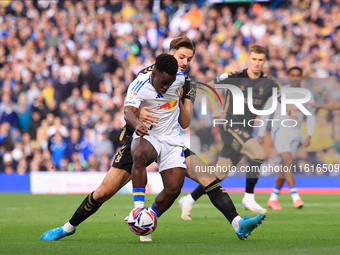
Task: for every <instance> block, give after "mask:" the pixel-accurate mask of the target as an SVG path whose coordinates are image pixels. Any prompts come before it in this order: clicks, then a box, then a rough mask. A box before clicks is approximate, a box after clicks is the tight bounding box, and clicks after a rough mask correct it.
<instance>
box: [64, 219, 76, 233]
mask: <svg viewBox="0 0 340 255" xmlns="http://www.w3.org/2000/svg"><path fill="white" fill-rule="evenodd" d="M75 228H76V227H75V226H72V225H71V223H70V222H69V221H68V222H66V223H65V225H64V226H63V230H64V231H66V232H67V233H71V232H72V231H73V230H74V229H75Z"/></svg>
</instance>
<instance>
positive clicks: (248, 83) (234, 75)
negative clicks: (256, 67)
mask: <svg viewBox="0 0 340 255" xmlns="http://www.w3.org/2000/svg"><path fill="white" fill-rule="evenodd" d="M247 70H248V69H244V70H242V71H235V72H230V73H228V74H222V75H221V76H219V77H217V78H216V79H215V84H231V85H234V86H236V87H238V88H239V89H241V91H242V92H243V95H244V115H235V114H234V109H233V107H234V106H233V103H234V100H235V98H234V95H233V94H232V93H231V91H230V90H229V89H228V90H227V92H226V98H225V105H224V111H225V112H226V113H225V114H224V119H226V120H228V124H227V126H228V125H230V124H231V123H245V125H243V124H236V125H237V127H244V128H246V129H247V130H248V131H250V132H252V130H253V127H252V126H254V125H255V126H256V125H258V123H254V122H250V125H249V124H248V121H249V120H253V119H256V117H257V115H256V114H254V113H252V112H251V111H250V109H249V107H248V88H249V87H251V88H252V91H253V96H252V100H253V102H252V104H253V106H254V108H255V109H256V110H262V109H263V107H264V105H265V103H266V102H267V100H268V98H270V97H271V96H272V94H273V90H272V89H273V88H277V91H278V95H280V90H279V86H278V84H277V83H276V82H275V81H273V80H272V79H270V78H268V76H267V75H266V74H263V73H261V76H260V78H258V79H251V78H249V76H248V73H247ZM231 121H232V122H231ZM233 126H234V124H233Z"/></svg>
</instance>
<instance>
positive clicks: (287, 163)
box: [281, 156, 294, 166]
mask: <svg viewBox="0 0 340 255" xmlns="http://www.w3.org/2000/svg"><path fill="white" fill-rule="evenodd" d="M281 159H282V164H283V165H284V166H290V165H292V164H294V159H293V157H291V156H281Z"/></svg>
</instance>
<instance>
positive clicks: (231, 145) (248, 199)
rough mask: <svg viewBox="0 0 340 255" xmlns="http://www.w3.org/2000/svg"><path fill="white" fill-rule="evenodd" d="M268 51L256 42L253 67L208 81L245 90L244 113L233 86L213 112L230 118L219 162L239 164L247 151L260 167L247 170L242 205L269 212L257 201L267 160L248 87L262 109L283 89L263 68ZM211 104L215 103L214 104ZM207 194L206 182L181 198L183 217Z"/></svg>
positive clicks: (218, 174)
mask: <svg viewBox="0 0 340 255" xmlns="http://www.w3.org/2000/svg"><path fill="white" fill-rule="evenodd" d="M266 54H267V51H266V49H265V48H263V47H261V46H259V45H254V46H252V47H251V48H250V50H249V56H248V60H249V68H247V69H244V70H242V71H238V72H232V73H225V74H222V75H220V76H219V77H217V78H216V79H215V80H214V81H211V82H209V83H208V84H209V85H211V86H213V87H214V86H215V84H233V85H235V86H237V87H238V88H240V89H241V90H242V92H243V94H244V98H245V102H244V109H245V114H244V115H234V113H233V100H234V98H233V96H232V95H231V92H230V90H228V91H227V95H226V102H225V106H224V111H221V110H220V109H218V108H213V113H212V116H213V117H214V118H220V115H221V114H222V113H223V119H225V120H228V123H227V124H224V125H223V126H221V128H220V130H221V137H222V140H223V142H224V147H223V149H222V151H221V152H220V156H219V158H218V161H217V165H219V166H229V167H231V166H236V165H237V164H238V162H239V161H240V160H241V158H242V157H243V156H244V155H246V156H248V157H249V158H250V160H251V161H250V169H256V170H255V171H254V170H253V171H249V172H247V180H246V191H245V194H244V197H243V199H242V206H243V207H244V208H245V209H247V210H250V211H252V212H254V213H257V214H261V213H266V212H267V210H266V209H264V208H263V207H262V206H260V205H259V204H258V203H256V201H255V195H254V187H255V185H256V183H257V180H258V178H259V174H260V167H261V165H262V163H263V161H264V158H265V152H264V150H263V148H262V146H261V145H260V143H259V142H258V141H257V140H256V139H255V138H254V137H253V136H252V132H253V127H251V126H248V124H247V123H248V121H249V120H252V119H256V117H257V115H256V114H254V113H252V112H251V111H250V110H249V107H248V103H247V98H248V92H247V88H248V87H252V88H253V106H254V108H255V109H257V110H261V109H262V108H263V106H264V104H265V103H266V101H267V100H268V98H270V97H271V96H272V89H273V88H277V90H278V91H279V88H278V85H277V83H275V82H274V81H273V80H272V79H269V78H268V77H267V75H266V74H264V73H263V72H262V67H263V64H264V63H265V61H266ZM278 95H280V93H278ZM211 105H212V106H214V104H211ZM287 111H288V113H289V115H290V116H291V118H296V115H295V110H294V108H293V106H292V105H287ZM231 121H232V122H234V123H236V122H237V123H238V124H234V125H232V126H231V124H230V123H231ZM240 123H246V125H245V126H243V125H242V124H240ZM227 175H228V173H227V172H215V176H216V178H217V180H218V181H222V180H224V179H225V178H226V177H227ZM203 194H205V190H204V188H203V187H202V186H199V187H197V188H196V189H195V190H194V191H193V192H192V193H191V194H189V195H187V196H185V197H183V198H181V200H180V206H181V208H182V218H183V214H186V215H187V217H185V218H183V219H190V216H189V215H190V212H191V209H192V206H193V203H194V202H195V201H196V200H197V199H198V198H200V197H201V196H202V195H203Z"/></svg>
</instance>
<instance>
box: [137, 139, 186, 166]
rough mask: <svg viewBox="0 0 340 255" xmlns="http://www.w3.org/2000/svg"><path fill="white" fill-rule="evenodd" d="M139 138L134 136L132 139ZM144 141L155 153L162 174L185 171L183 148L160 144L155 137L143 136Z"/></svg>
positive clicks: (165, 143)
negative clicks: (170, 170) (171, 171)
mask: <svg viewBox="0 0 340 255" xmlns="http://www.w3.org/2000/svg"><path fill="white" fill-rule="evenodd" d="M138 137H139V136H137V135H134V137H133V138H134V139H136V138H138ZM143 138H144V139H145V140H147V141H148V142H149V143H151V145H152V146H153V147H154V149H155V150H156V152H157V155H158V156H157V163H158V170H159V172H162V171H164V170H167V169H171V168H175V167H182V168H184V169H187V165H186V162H185V157H184V150H183V146H180V145H175V146H174V145H169V144H168V143H167V142H164V141H163V142H160V141H158V140H157V139H156V138H155V137H153V136H151V135H145V136H143Z"/></svg>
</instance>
